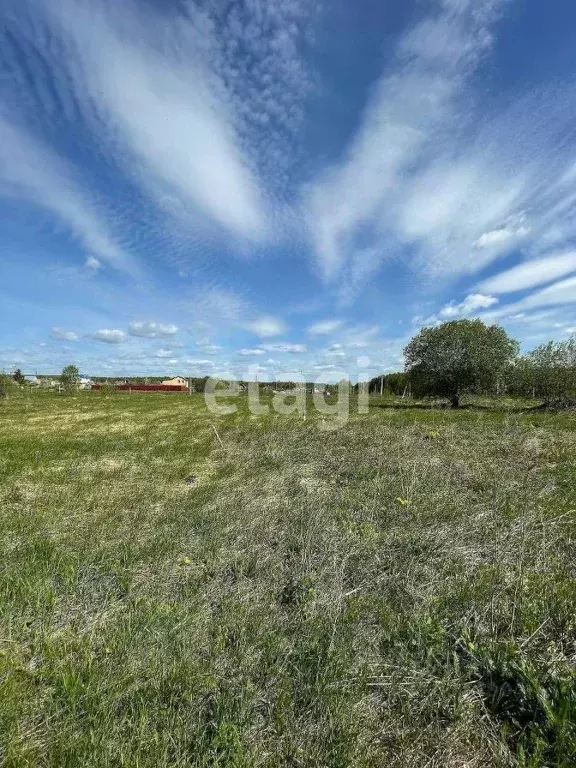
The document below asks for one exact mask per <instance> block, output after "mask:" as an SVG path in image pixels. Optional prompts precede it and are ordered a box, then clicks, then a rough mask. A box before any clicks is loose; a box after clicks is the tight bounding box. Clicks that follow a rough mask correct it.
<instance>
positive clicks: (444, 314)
mask: <svg viewBox="0 0 576 768" xmlns="http://www.w3.org/2000/svg"><path fill="white" fill-rule="evenodd" d="M497 303H498V299H497V298H496V297H495V296H484V295H483V294H482V293H471V294H470V295H469V296H466V298H465V299H464V301H461V302H460V303H459V304H457V303H456V302H455V301H451V302H449V303H448V304H446V306H444V307H442V309H441V310H440V312H439V313H438V314H439V316H440V317H441V318H446V319H452V318H455V317H462V316H463V315H471V314H472V313H473V312H477V311H478V310H479V309H487V308H488V307H491V306H493V305H494V304H497Z"/></svg>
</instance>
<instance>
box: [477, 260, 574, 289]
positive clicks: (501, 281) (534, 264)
mask: <svg viewBox="0 0 576 768" xmlns="http://www.w3.org/2000/svg"><path fill="white" fill-rule="evenodd" d="M574 271H576V251H568V252H566V253H559V254H549V255H548V256H546V257H544V258H542V259H532V260H530V261H526V262H524V263H522V264H518V265H517V266H515V267H512V268H511V269H508V270H506V272H501V273H500V274H498V275H494V276H493V277H489V278H488V279H487V280H484V281H482V282H481V283H480V284H479V286H478V289H479V290H483V291H488V292H489V293H514V292H515V291H523V290H526V289H527V288H533V287H534V286H536V285H540V284H542V283H548V282H552V281H553V280H555V279H556V278H558V277H562V276H563V275H566V274H568V273H569V272H574Z"/></svg>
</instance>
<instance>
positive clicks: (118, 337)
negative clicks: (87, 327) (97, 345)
mask: <svg viewBox="0 0 576 768" xmlns="http://www.w3.org/2000/svg"><path fill="white" fill-rule="evenodd" d="M89 338H91V339H94V341H103V342H104V343H105V344H120V343H121V342H122V341H124V339H125V338H126V334H125V333H124V331H120V330H118V329H116V328H103V329H101V330H100V331H96V332H95V333H92V334H90V337H89Z"/></svg>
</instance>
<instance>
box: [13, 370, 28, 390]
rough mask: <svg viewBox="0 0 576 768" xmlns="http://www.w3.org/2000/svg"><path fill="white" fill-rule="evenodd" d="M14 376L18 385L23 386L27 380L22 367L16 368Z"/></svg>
mask: <svg viewBox="0 0 576 768" xmlns="http://www.w3.org/2000/svg"><path fill="white" fill-rule="evenodd" d="M12 378H13V379H14V381H15V382H16V384H18V385H20V386H21V385H22V384H24V382H25V381H26V379H25V377H24V374H23V373H22V371H21V370H20V368H16V370H15V371H14V373H13V374H12Z"/></svg>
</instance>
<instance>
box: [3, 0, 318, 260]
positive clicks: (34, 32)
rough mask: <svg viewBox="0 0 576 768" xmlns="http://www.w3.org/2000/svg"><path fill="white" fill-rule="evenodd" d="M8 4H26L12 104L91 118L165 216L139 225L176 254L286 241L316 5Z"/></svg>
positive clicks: (127, 222) (107, 150)
mask: <svg viewBox="0 0 576 768" xmlns="http://www.w3.org/2000/svg"><path fill="white" fill-rule="evenodd" d="M8 1H9V2H11V4H12V5H13V7H14V9H16V8H17V10H14V12H13V13H12V14H11V17H10V35H9V37H8V36H7V38H6V46H5V51H6V58H7V61H9V65H10V70H11V72H10V75H11V82H12V83H13V84H14V86H15V88H14V93H12V94H11V95H9V101H10V102H12V103H16V104H18V105H19V107H22V108H23V111H26V110H28V117H29V118H30V119H32V120H36V115H38V114H42V113H44V120H45V122H46V123H54V121H55V115H58V117H57V120H58V122H60V123H61V122H62V118H63V117H64V116H66V117H67V118H68V119H70V121H71V122H72V120H75V121H77V120H78V119H81V120H82V121H83V122H84V123H85V126H86V128H87V131H88V132H89V134H90V136H91V137H92V139H93V140H95V142H96V145H97V146H98V147H99V151H100V152H101V153H102V154H103V156H105V157H106V158H107V159H108V160H112V161H113V162H115V163H116V165H117V167H118V168H121V169H123V172H124V175H125V177H126V179H127V180H128V181H129V183H130V184H133V185H134V184H136V186H138V187H139V188H140V191H141V193H142V195H143V196H144V197H145V198H147V199H149V200H151V201H152V202H153V203H154V204H155V206H156V209H157V210H158V212H159V213H160V212H161V215H162V216H164V217H165V218H166V215H167V219H166V220H167V222H168V223H166V222H162V221H161V220H160V219H161V217H159V220H158V221H150V217H148V221H147V222H146V225H145V226H140V227H139V235H140V236H141V234H142V232H143V230H144V229H145V228H146V227H147V228H148V229H149V231H150V233H151V235H154V237H156V239H157V240H165V242H166V246H167V247H166V250H167V251H168V253H167V254H166V256H165V258H166V259H167V260H170V259H172V260H174V259H175V260H176V262H178V263H181V262H182V261H183V260H185V254H187V255H188V258H190V247H189V246H190V243H193V244H194V246H195V250H198V249H200V250H201V251H202V252H204V251H205V246H207V245H210V243H213V242H214V241H215V240H217V241H219V242H222V240H223V239H224V240H226V241H228V240H230V239H232V240H234V241H235V242H236V244H237V246H240V247H239V248H238V247H237V248H236V250H237V251H238V252H239V253H244V252H245V251H246V249H250V248H252V249H253V248H256V249H257V248H259V247H260V246H261V245H262V243H263V242H265V241H270V240H275V239H278V238H279V237H282V236H283V234H282V233H283V231H284V230H285V228H286V226H287V224H288V226H291V224H289V222H290V221H291V219H293V216H292V214H291V213H290V211H289V209H288V207H287V199H286V198H287V195H293V194H294V193H293V182H294V179H293V177H292V174H293V170H294V167H295V165H296V164H297V157H298V148H297V144H296V138H295V137H296V135H297V134H298V132H299V130H300V127H301V125H302V122H303V119H304V114H305V112H304V104H305V102H306V99H307V98H308V96H309V93H310V89H311V84H312V81H313V76H312V75H311V74H310V72H309V70H308V66H307V64H306V60H305V57H304V56H303V54H302V48H303V47H305V46H306V45H308V46H309V44H310V40H311V37H312V28H313V27H312V24H313V19H314V16H315V13H316V11H315V8H316V3H314V2H306V1H305V0H287V2H284V3H279V4H255V3H253V2H249V1H247V2H242V3H237V4H235V5H233V6H230V7H229V8H228V7H226V6H225V5H224V4H222V5H219V4H213V5H212V6H207V5H205V4H202V3H199V2H198V3H196V2H187V3H183V4H181V5H175V6H173V7H172V8H171V11H170V13H165V12H164V9H157V8H155V7H154V6H153V5H151V4H147V3H138V2H135V0H127V1H126V2H123V3H122V4H118V3H115V2H111V0H101V1H100V0H99V1H98V2H95V0H78V2H72V1H71V0H54V2H48V0H41V2H39V3H32V2H28V1H27V0H23V2H20V3H16V2H15V1H14V2H12V0H8ZM37 62H41V65H37ZM46 78H48V79H49V80H50V88H46V87H45V84H44V82H42V81H43V80H44V79H46ZM31 81H32V82H33V86H34V87H33V88H32V89H30V87H29V86H30V82H31ZM23 89H26V90H27V91H29V93H28V95H27V100H26V101H25V102H22V101H21V100H19V99H18V92H19V91H22V90H23ZM20 102H21V103H20ZM37 122H38V123H39V124H40V123H41V122H42V121H41V120H38V121H37ZM87 135H88V134H87ZM126 205H127V206H128V208H127V209H126V210H125V211H124V212H121V213H120V219H121V220H122V223H123V225H124V226H125V227H127V228H130V227H131V211H130V203H129V202H128V201H126ZM95 252H96V253H97V255H100V254H99V253H98V252H97V251H95ZM176 262H175V263H176Z"/></svg>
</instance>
